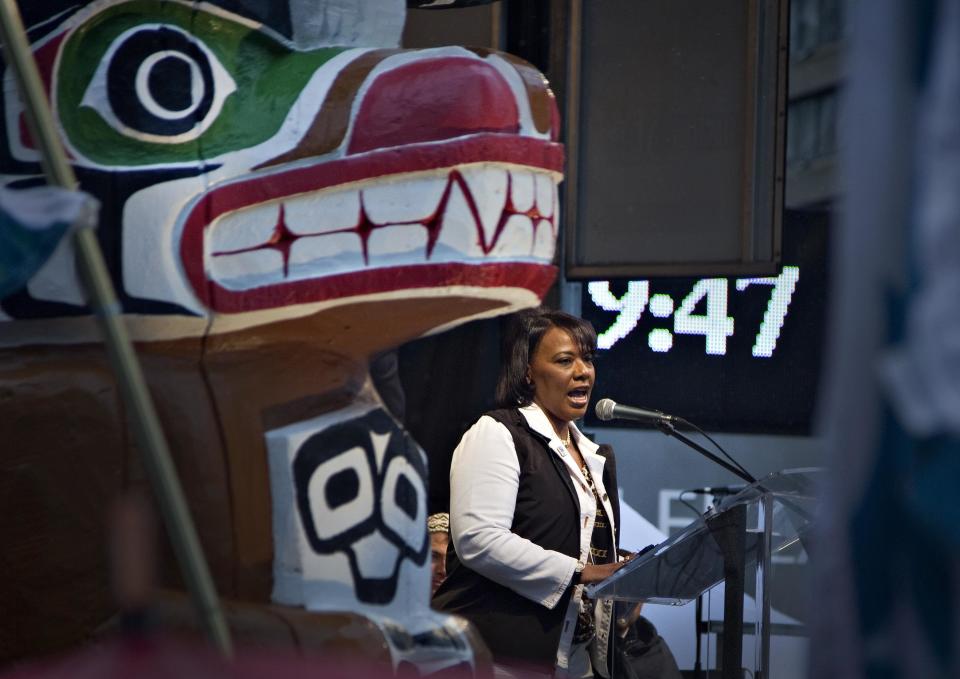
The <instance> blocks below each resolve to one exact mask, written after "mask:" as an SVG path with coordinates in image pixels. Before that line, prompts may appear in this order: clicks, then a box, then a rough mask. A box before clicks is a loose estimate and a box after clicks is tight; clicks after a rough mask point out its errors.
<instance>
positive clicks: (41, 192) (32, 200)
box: [0, 186, 96, 299]
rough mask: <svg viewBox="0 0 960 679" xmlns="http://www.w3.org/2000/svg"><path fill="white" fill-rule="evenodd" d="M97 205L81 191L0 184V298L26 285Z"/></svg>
mask: <svg viewBox="0 0 960 679" xmlns="http://www.w3.org/2000/svg"><path fill="white" fill-rule="evenodd" d="M95 206H96V201H95V200H94V199H93V198H92V197H90V196H89V195H88V194H86V193H83V192H81V191H70V190H67V189H62V188H59V187H55V186H38V187H35V188H30V189H8V188H3V187H0V299H2V298H4V297H6V296H7V295H9V294H10V293H12V292H16V291H17V290H19V289H20V288H22V287H23V286H24V285H26V283H27V281H29V280H30V278H31V277H32V276H33V275H34V274H35V273H36V272H37V270H38V269H39V268H40V267H41V266H43V264H44V263H45V262H46V261H47V259H48V258H49V257H50V255H51V254H53V251H54V250H55V249H56V247H57V245H58V244H59V243H60V240H61V239H62V238H63V237H64V235H66V234H67V233H68V232H69V231H70V229H71V227H72V225H74V224H75V223H76V222H77V221H78V220H79V219H80V218H81V216H82V215H84V213H85V211H92V210H94V209H95Z"/></svg>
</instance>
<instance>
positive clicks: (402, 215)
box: [361, 174, 448, 224]
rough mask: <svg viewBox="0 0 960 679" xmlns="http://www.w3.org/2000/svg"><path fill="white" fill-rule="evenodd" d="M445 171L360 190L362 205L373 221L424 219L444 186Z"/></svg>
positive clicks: (445, 182) (438, 199)
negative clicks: (436, 174) (438, 174)
mask: <svg viewBox="0 0 960 679" xmlns="http://www.w3.org/2000/svg"><path fill="white" fill-rule="evenodd" d="M447 179H448V178H447V175H445V174H444V175H442V176H439V177H438V176H420V177H413V178H410V179H405V180H400V181H393V182H389V183H387V184H381V185H379V186H370V187H367V188H364V189H362V190H361V193H362V194H363V207H364V209H366V211H367V216H368V217H369V218H370V221H372V222H373V223H374V224H398V223H400V222H417V221H421V220H424V219H428V218H430V217H432V216H433V214H434V213H435V212H436V211H437V204H438V203H439V202H440V198H441V196H443V191H444V189H446V188H447Z"/></svg>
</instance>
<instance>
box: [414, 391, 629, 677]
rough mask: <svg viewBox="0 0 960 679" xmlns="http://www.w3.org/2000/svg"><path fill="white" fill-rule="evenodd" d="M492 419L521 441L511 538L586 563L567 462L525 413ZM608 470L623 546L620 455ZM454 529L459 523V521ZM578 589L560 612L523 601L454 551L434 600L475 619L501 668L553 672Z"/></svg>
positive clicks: (603, 451) (609, 459)
mask: <svg viewBox="0 0 960 679" xmlns="http://www.w3.org/2000/svg"><path fill="white" fill-rule="evenodd" d="M487 415H488V416H489V417H492V418H493V419H495V420H497V421H498V422H500V423H502V424H503V425H504V426H505V427H506V428H507V429H508V430H509V431H510V434H511V435H512V436H513V442H514V446H515V447H516V450H517V461H518V462H519V464H520V485H519V488H518V489H517V502H516V507H515V509H514V513H513V525H512V526H511V527H510V530H511V531H512V532H514V533H516V534H517V535H519V536H521V537H524V538H526V539H528V540H530V541H531V542H533V543H534V544H536V545H539V546H541V547H543V548H544V549H549V550H552V551H556V552H560V553H562V554H567V555H569V556H572V557H573V558H575V559H577V558H579V557H580V526H579V524H580V502H579V500H578V499H577V492H576V489H575V488H574V486H573V480H572V479H571V478H570V472H569V471H568V470H567V467H566V466H565V465H564V463H563V461H562V460H561V459H560V458H559V457H558V456H557V455H556V454H555V453H554V452H553V451H551V450H550V448H549V439H548V438H547V437H545V436H543V435H541V434H539V433H537V432H535V431H534V430H533V429H531V428H530V427H529V425H528V424H527V420H526V418H525V417H524V416H523V415H522V414H521V413H520V412H519V411H518V410H494V411H492V412H489V413H487ZM597 453H598V454H599V455H602V456H603V457H604V458H605V459H606V462H605V464H604V469H603V485H604V488H605V489H606V491H607V493H608V494H609V495H610V500H611V505H612V507H613V514H614V526H615V536H616V542H617V543H618V544H619V535H620V502H619V498H618V496H617V472H616V465H615V463H614V458H613V451H612V450H611V448H610V447H609V446H601V447H600V450H598V451H597ZM451 521H454V518H453V517H451ZM572 592H573V588H572V587H568V588H567V590H566V592H564V594H563V596H562V597H560V600H559V601H558V602H557V605H556V606H554V607H553V608H552V609H548V608H546V607H545V606H542V605H540V604H538V603H537V602H535V601H531V600H530V599H527V598H526V597H524V596H522V595H520V594H517V593H516V592H514V591H513V590H511V589H509V588H508V587H504V586H503V585H499V584H497V583H495V582H493V581H492V580H489V579H487V578H485V577H483V576H482V575H480V574H479V573H477V572H475V571H473V570H471V569H470V568H468V567H467V566H465V565H463V564H462V563H461V562H460V560H459V559H458V558H457V554H456V552H455V550H454V548H453V543H451V544H450V546H449V548H448V550H447V579H446V580H445V581H444V582H443V584H442V585H440V588H439V589H438V590H437V593H436V594H435V595H434V597H433V606H434V608H437V609H439V610H442V611H447V612H449V613H456V614H457V615H462V616H463V617H464V618H466V619H468V620H469V621H470V622H471V623H473V625H474V626H475V627H476V628H477V630H478V631H479V632H480V635H481V636H482V637H483V640H484V641H485V642H486V643H487V645H488V646H489V647H490V650H491V651H492V652H493V656H494V660H496V661H498V662H502V661H507V662H510V661H511V660H512V661H521V662H523V663H529V664H531V665H534V666H538V667H537V668H538V669H541V670H543V671H549V672H552V671H553V666H554V663H555V662H556V657H557V647H558V645H559V644H560V632H561V630H562V626H563V619H564V616H565V615H566V612H567V605H568V603H569V601H570V595H571V593H572Z"/></svg>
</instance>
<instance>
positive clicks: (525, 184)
mask: <svg viewBox="0 0 960 679" xmlns="http://www.w3.org/2000/svg"><path fill="white" fill-rule="evenodd" d="M534 197H535V196H534V186H533V173H531V172H523V171H516V170H511V172H510V201H511V202H512V203H513V209H514V210H516V211H517V212H526V211H527V210H529V209H530V208H532V207H533V201H534Z"/></svg>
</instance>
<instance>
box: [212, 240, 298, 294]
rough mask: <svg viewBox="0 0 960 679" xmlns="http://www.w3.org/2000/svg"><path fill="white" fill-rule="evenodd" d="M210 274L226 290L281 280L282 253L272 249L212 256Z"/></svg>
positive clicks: (246, 287)
mask: <svg viewBox="0 0 960 679" xmlns="http://www.w3.org/2000/svg"><path fill="white" fill-rule="evenodd" d="M211 260H212V261H211V262H210V275H211V277H212V278H213V279H214V280H216V281H217V282H218V283H220V285H222V286H223V287H225V288H227V289H228V290H246V289H249V288H256V287H260V286H263V285H270V284H272V283H280V282H282V281H283V255H282V254H281V253H280V252H279V251H277V250H272V249H264V250H253V251H251V252H239V253H237V254H235V255H220V256H218V257H212V258H211Z"/></svg>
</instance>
